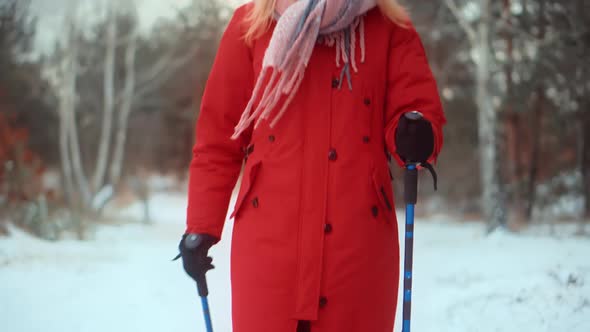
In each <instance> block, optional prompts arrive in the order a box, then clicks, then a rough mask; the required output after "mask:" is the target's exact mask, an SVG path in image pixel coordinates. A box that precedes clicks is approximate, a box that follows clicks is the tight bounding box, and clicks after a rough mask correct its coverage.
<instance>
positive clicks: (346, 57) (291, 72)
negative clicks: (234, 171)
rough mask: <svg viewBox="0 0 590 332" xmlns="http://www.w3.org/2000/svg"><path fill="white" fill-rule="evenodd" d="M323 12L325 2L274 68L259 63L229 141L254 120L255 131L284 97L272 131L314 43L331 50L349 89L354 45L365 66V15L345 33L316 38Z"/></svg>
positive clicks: (267, 63)
mask: <svg viewBox="0 0 590 332" xmlns="http://www.w3.org/2000/svg"><path fill="white" fill-rule="evenodd" d="M324 9H325V0H322V1H320V2H319V4H318V5H317V6H316V7H315V8H314V9H313V10H312V11H311V12H310V14H309V17H308V19H306V21H305V22H304V25H303V27H302V28H301V31H300V33H299V35H298V36H297V38H296V39H295V40H294V41H293V43H292V45H290V47H289V50H288V51H286V52H285V51H284V50H283V52H284V55H285V56H284V59H283V60H282V62H281V63H278V64H274V63H272V61H268V62H267V61H263V68H262V69H261V74H260V76H259V78H258V80H257V82H256V85H255V87H254V90H253V92H252V96H251V97H250V100H249V101H248V104H247V105H246V108H245V109H244V111H243V113H242V116H241V118H240V121H239V122H238V124H237V125H236V126H235V128H234V134H233V135H232V136H231V138H232V139H237V138H238V137H239V136H240V135H241V134H242V133H243V132H244V131H245V130H246V129H247V128H248V127H249V126H250V125H251V124H252V122H253V121H254V120H256V123H255V125H254V129H256V128H257V127H258V125H259V124H260V123H261V121H262V120H264V119H268V118H269V117H270V113H271V112H272V111H273V109H275V107H276V106H277V105H278V104H279V102H280V101H281V100H282V99H283V97H285V96H286V99H285V100H284V102H283V104H282V105H281V107H280V109H279V110H278V112H277V114H276V115H275V118H274V119H273V120H272V121H271V122H270V127H271V128H273V127H274V126H275V125H276V124H277V122H278V121H279V120H280V119H281V118H282V117H283V115H284V113H285V112H286V110H287V108H288V106H289V105H290V103H291V102H292V100H293V98H294V97H295V95H296V92H297V91H298V89H299V86H300V85H301V82H302V81H303V78H304V73H305V69H306V68H307V65H308V63H309V59H310V58H311V53H312V52H313V49H314V47H315V44H316V43H319V44H323V45H326V46H328V47H334V48H335V51H336V59H335V60H336V67H337V68H340V65H341V63H342V64H343V65H344V66H345V67H344V69H343V73H344V71H347V72H346V74H347V79H348V84H349V87H350V88H352V86H351V82H350V73H349V72H348V70H349V69H348V66H350V67H352V69H353V70H354V72H355V73H357V72H358V66H357V59H356V56H357V53H356V47H357V42H358V44H359V48H360V51H361V52H360V53H361V55H360V62H361V63H364V62H365V53H366V50H365V26H364V17H365V14H362V15H358V16H357V17H356V18H355V19H354V21H353V22H352V23H351V24H350V25H349V27H348V28H346V29H345V30H341V31H338V32H335V33H331V34H329V35H319V31H320V25H321V17H322V15H323V11H324ZM346 30H348V31H346ZM357 33H358V34H359V36H358V38H357V36H356V34H357ZM347 34H348V35H349V36H350V37H349V38H350V40H349V41H348V42H350V45H349V48H350V49H349V50H347V40H346V39H347V36H346V35H347ZM318 35H319V37H318V38H317V39H316V41H315V42H313V41H312V42H310V41H309V38H310V37H313V36H318ZM313 38H315V37H313ZM265 57H266V55H265ZM265 60H266V59H265ZM269 73H271V74H270V78H269V79H268V82H267V83H266V86H265V87H264V91H263V92H262V97H261V98H260V100H258V97H259V95H260V92H261V91H262V88H263V85H264V82H265V81H266V79H267V78H268V77H269ZM341 81H342V80H341ZM340 83H342V82H340ZM257 100H258V102H257Z"/></svg>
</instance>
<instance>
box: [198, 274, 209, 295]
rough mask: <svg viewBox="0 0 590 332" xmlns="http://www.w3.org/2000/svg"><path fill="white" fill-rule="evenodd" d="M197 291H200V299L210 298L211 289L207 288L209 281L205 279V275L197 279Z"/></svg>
mask: <svg viewBox="0 0 590 332" xmlns="http://www.w3.org/2000/svg"><path fill="white" fill-rule="evenodd" d="M197 290H198V291H199V296H200V297H207V296H209V288H208V287H207V279H206V278H205V273H203V274H202V275H200V276H199V277H198V278H197Z"/></svg>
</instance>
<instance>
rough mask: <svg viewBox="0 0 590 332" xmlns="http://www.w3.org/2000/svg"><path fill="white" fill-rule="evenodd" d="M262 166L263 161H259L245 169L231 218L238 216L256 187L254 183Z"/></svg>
mask: <svg viewBox="0 0 590 332" xmlns="http://www.w3.org/2000/svg"><path fill="white" fill-rule="evenodd" d="M261 164H262V161H260V160H258V161H255V162H253V163H251V164H250V165H247V166H246V168H245V169H244V175H243V177H242V183H241V184H240V190H239V192H238V198H237V199H236V204H235V205H234V210H233V212H232V213H231V215H230V218H234V217H236V216H238V214H239V212H240V210H241V208H242V205H243V204H244V201H245V199H246V197H248V194H249V193H250V191H251V190H252V187H253V186H254V182H256V177H257V176H258V172H259V170H260V166H261Z"/></svg>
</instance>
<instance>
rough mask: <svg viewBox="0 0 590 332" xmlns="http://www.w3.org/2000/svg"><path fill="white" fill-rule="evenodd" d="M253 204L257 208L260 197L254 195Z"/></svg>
mask: <svg viewBox="0 0 590 332" xmlns="http://www.w3.org/2000/svg"><path fill="white" fill-rule="evenodd" d="M252 206H254V207H255V208H257V207H258V197H254V199H253V200H252Z"/></svg>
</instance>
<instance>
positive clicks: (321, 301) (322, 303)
mask: <svg viewBox="0 0 590 332" xmlns="http://www.w3.org/2000/svg"><path fill="white" fill-rule="evenodd" d="M327 304H328V299H327V298H326V297H325V296H321V297H320V308H323V307H325V306H326V305H327Z"/></svg>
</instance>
